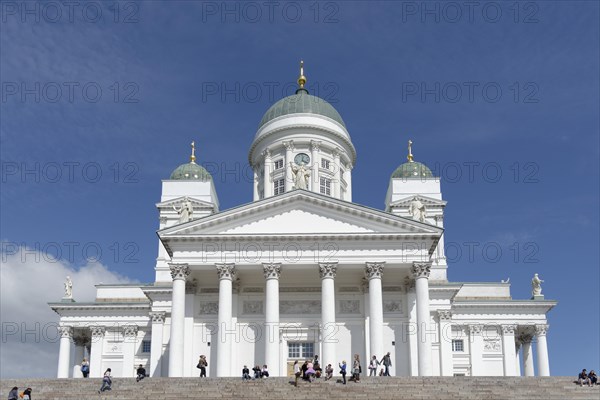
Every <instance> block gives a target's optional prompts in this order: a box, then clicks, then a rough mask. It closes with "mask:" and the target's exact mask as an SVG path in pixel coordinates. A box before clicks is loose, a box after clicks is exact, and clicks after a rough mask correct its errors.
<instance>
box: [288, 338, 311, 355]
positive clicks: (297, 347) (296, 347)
mask: <svg viewBox="0 0 600 400" xmlns="http://www.w3.org/2000/svg"><path fill="white" fill-rule="evenodd" d="M314 356H315V344H314V343H309V342H288V358H313V357H314Z"/></svg>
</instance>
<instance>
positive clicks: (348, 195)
mask: <svg viewBox="0 0 600 400" xmlns="http://www.w3.org/2000/svg"><path fill="white" fill-rule="evenodd" d="M345 179H346V199H345V200H346V201H352V165H351V164H348V167H347V168H346V177H345Z"/></svg>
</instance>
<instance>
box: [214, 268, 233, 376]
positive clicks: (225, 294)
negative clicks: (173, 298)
mask: <svg viewBox="0 0 600 400" xmlns="http://www.w3.org/2000/svg"><path fill="white" fill-rule="evenodd" d="M216 267H217V274H218V276H219V313H218V317H217V320H218V328H217V329H218V336H217V337H218V343H217V377H219V378H221V377H225V376H231V339H230V336H231V333H232V331H233V327H232V326H231V325H232V323H231V322H232V321H231V318H232V315H233V278H234V276H235V264H234V263H227V264H216Z"/></svg>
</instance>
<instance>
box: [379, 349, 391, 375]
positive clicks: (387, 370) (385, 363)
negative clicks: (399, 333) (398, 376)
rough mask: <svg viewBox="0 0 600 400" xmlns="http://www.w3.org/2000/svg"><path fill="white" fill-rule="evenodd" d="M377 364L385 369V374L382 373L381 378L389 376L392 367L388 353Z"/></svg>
mask: <svg viewBox="0 0 600 400" xmlns="http://www.w3.org/2000/svg"><path fill="white" fill-rule="evenodd" d="M379 363H380V364H383V366H384V367H385V372H384V373H383V376H390V367H391V366H392V357H391V356H390V352H389V351H388V353H387V354H386V355H385V356H383V358H382V359H381V361H380V362H379Z"/></svg>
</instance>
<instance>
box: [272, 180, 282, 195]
mask: <svg viewBox="0 0 600 400" xmlns="http://www.w3.org/2000/svg"><path fill="white" fill-rule="evenodd" d="M284 192H285V179H277V180H276V181H275V191H274V192H273V193H274V194H275V195H278V194H283V193H284Z"/></svg>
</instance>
